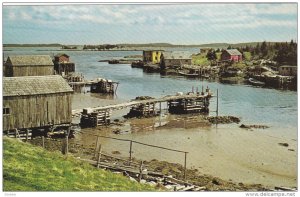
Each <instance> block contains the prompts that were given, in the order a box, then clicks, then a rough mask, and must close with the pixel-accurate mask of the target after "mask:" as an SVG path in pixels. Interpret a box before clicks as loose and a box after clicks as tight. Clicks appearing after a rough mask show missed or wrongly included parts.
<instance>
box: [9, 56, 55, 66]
mask: <svg viewBox="0 0 300 197" xmlns="http://www.w3.org/2000/svg"><path fill="white" fill-rule="evenodd" d="M7 62H10V63H11V64H12V65H13V66H53V65H54V64H53V62H52V59H51V57H50V56H49V55H13V56H9V57H8V58H7Z"/></svg>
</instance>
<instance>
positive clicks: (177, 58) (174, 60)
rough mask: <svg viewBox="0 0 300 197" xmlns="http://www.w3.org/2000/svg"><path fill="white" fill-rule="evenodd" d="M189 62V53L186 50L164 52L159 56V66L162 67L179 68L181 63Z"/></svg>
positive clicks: (188, 63)
mask: <svg viewBox="0 0 300 197" xmlns="http://www.w3.org/2000/svg"><path fill="white" fill-rule="evenodd" d="M191 64H192V58H191V54H189V53H187V52H164V53H163V54H162V57H161V62H160V67H161V68H162V69H167V68H179V67H181V66H183V65H191Z"/></svg>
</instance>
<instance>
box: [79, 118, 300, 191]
mask: <svg viewBox="0 0 300 197" xmlns="http://www.w3.org/2000/svg"><path fill="white" fill-rule="evenodd" d="M159 119H160V117H153V118H146V119H131V120H128V121H126V122H123V123H119V126H113V127H112V128H97V129H91V128H90V129H82V132H81V133H80V134H78V135H77V136H76V138H75V139H74V141H76V143H79V144H82V145H83V146H87V147H89V146H90V147H92V146H93V145H94V144H95V137H94V136H91V135H90V134H97V135H106V136H112V137H116V138H122V139H130V140H136V141H139V142H143V143H148V144H149V143H150V144H153V145H157V146H163V147H169V148H175V149H178V150H184V151H187V152H189V153H188V157H187V167H188V168H189V169H197V170H198V172H199V174H202V175H208V176H212V177H218V178H220V179H222V180H224V181H227V182H233V183H237V184H238V183H242V184H261V186H260V187H266V188H274V187H276V186H283V187H291V188H292V187H296V186H297V181H296V180H297V139H289V138H284V137H278V136H275V135H273V129H274V128H272V127H271V128H266V129H255V128H252V129H251V130H247V129H243V128H239V124H236V123H233V124H226V125H225V124H221V125H218V126H217V127H216V126H215V125H213V124H210V123H209V122H208V121H203V122H201V121H199V118H198V117H190V116H175V115H170V116H167V117H165V118H163V119H162V118H161V120H160V121H161V122H160V121H158V120H159ZM160 125H161V126H160ZM115 128H119V129H120V131H121V132H119V133H121V134H114V132H113V129H115ZM124 131H125V132H124ZM279 143H287V144H288V145H289V146H288V147H287V146H281V145H279ZM101 144H102V146H103V149H104V151H106V152H108V153H111V152H112V151H118V152H119V153H120V154H119V155H118V156H120V157H128V143H124V142H118V141H114V140H110V139H101ZM291 150H293V151H291ZM133 157H135V158H137V159H140V160H145V161H150V160H153V159H155V160H158V161H167V162H169V163H178V164H181V165H183V161H184V155H182V154H177V153H172V152H169V151H161V150H157V149H154V148H150V147H144V146H140V145H136V146H134V149H133Z"/></svg>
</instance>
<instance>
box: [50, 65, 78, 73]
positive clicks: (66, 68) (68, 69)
mask: <svg viewBox="0 0 300 197" xmlns="http://www.w3.org/2000/svg"><path fill="white" fill-rule="evenodd" d="M54 70H55V72H56V74H59V75H61V74H62V72H64V74H65V75H67V74H69V73H72V72H75V64H74V63H58V62H55V63H54Z"/></svg>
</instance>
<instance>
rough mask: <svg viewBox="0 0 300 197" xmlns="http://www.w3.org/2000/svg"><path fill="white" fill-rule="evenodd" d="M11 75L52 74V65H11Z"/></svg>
mask: <svg viewBox="0 0 300 197" xmlns="http://www.w3.org/2000/svg"><path fill="white" fill-rule="evenodd" d="M12 70H13V72H12V75H13V77H20V76H44V75H53V74H54V66H53V65H52V66H51V65H50V66H13V68H12Z"/></svg>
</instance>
